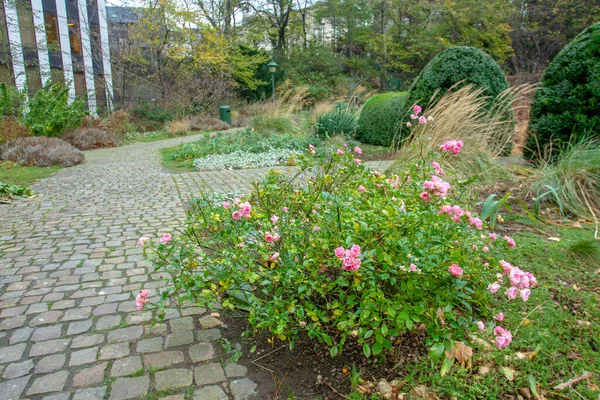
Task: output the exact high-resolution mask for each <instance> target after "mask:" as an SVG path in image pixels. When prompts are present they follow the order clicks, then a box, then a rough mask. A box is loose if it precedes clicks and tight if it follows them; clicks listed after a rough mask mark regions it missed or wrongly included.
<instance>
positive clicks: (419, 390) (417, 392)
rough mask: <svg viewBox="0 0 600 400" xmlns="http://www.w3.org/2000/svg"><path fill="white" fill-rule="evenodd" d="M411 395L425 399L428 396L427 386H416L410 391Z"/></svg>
mask: <svg viewBox="0 0 600 400" xmlns="http://www.w3.org/2000/svg"><path fill="white" fill-rule="evenodd" d="M410 394H412V395H413V396H417V397H420V398H422V399H424V398H425V396H427V386H425V385H419V386H415V387H413V388H412V389H410Z"/></svg>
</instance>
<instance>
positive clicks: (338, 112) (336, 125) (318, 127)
mask: <svg viewBox="0 0 600 400" xmlns="http://www.w3.org/2000/svg"><path fill="white" fill-rule="evenodd" d="M356 120H357V116H356V113H355V112H353V111H352V110H349V109H348V108H347V107H337V105H336V108H335V110H333V111H330V112H328V113H325V114H322V115H319V116H318V117H317V121H316V122H315V126H314V134H315V135H316V136H317V137H319V138H321V139H325V138H328V137H332V136H336V135H343V136H345V137H347V138H351V137H353V136H354V132H355V130H356Z"/></svg>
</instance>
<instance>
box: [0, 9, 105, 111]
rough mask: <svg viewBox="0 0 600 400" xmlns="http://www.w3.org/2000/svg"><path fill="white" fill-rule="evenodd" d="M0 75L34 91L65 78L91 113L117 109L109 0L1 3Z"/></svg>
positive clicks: (74, 93)
mask: <svg viewBox="0 0 600 400" xmlns="http://www.w3.org/2000/svg"><path fill="white" fill-rule="evenodd" d="M0 1H1V2H2V7H0V39H2V40H0V77H1V78H2V80H3V81H6V80H11V81H14V83H15V85H16V86H17V88H18V89H20V90H26V91H27V93H28V94H29V95H32V94H33V93H35V91H36V90H37V89H39V88H40V87H41V86H42V85H44V84H45V83H46V82H47V81H48V80H49V79H51V78H54V79H64V81H65V82H66V83H67V84H68V85H69V89H70V90H69V98H70V100H71V101H73V99H75V96H83V97H84V98H85V99H86V100H87V105H88V108H89V110H90V112H91V113H92V114H96V112H97V109H98V108H99V107H101V108H106V109H108V110H111V109H112V107H113V83H112V68H111V61H110V45H109V35H108V24H107V17H106V4H105V0H0Z"/></svg>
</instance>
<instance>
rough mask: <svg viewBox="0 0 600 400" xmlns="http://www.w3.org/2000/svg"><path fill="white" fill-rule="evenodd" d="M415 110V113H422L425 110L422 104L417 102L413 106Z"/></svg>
mask: <svg viewBox="0 0 600 400" xmlns="http://www.w3.org/2000/svg"><path fill="white" fill-rule="evenodd" d="M413 111H414V112H415V114H421V111H423V109H422V108H421V106H420V105H418V104H415V105H414V106H413Z"/></svg>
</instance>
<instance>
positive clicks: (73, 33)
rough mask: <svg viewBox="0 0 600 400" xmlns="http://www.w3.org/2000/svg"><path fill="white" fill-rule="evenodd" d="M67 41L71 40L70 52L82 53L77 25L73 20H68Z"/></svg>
mask: <svg viewBox="0 0 600 400" xmlns="http://www.w3.org/2000/svg"><path fill="white" fill-rule="evenodd" d="M69 41H70V42H71V53H73V54H77V55H82V54H83V52H82V50H81V38H80V37H79V25H78V24H77V23H76V22H75V21H69Z"/></svg>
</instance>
